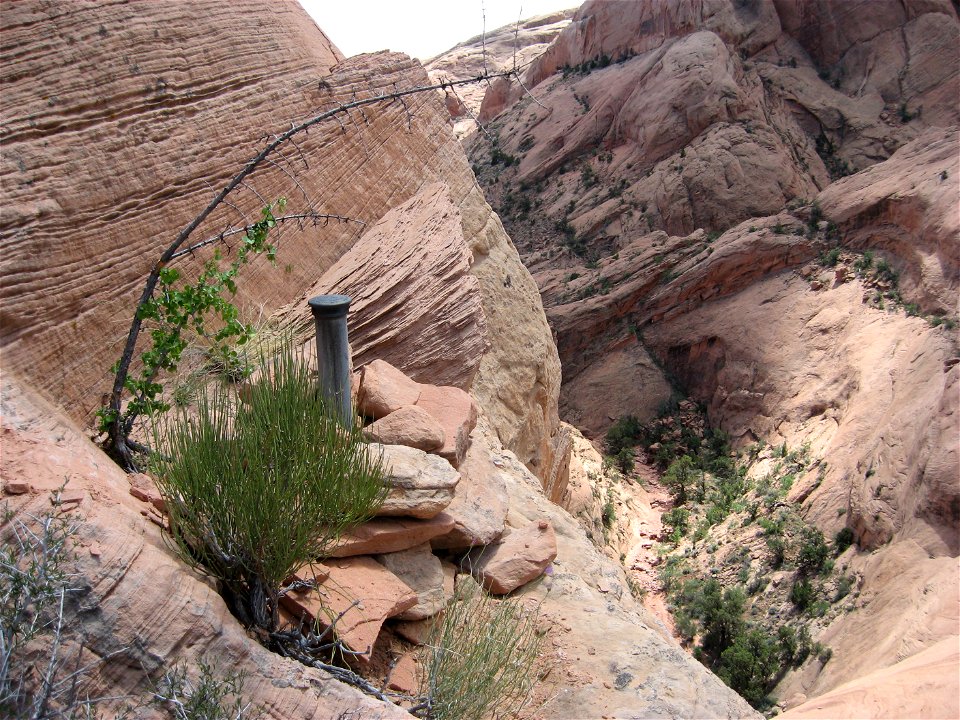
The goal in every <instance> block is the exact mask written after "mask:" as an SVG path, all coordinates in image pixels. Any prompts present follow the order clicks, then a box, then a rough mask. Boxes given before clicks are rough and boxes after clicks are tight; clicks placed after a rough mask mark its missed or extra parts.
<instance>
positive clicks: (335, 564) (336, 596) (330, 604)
mask: <svg viewBox="0 0 960 720" xmlns="http://www.w3.org/2000/svg"><path fill="white" fill-rule="evenodd" d="M327 568H328V569H329V572H330V575H329V577H328V578H327V579H326V580H325V581H324V582H323V584H322V585H320V586H319V587H317V588H316V589H311V590H305V591H300V592H291V593H288V594H287V595H286V596H285V597H284V598H283V599H282V602H283V603H284V605H285V607H286V609H287V611H289V612H291V613H292V614H293V615H294V616H295V617H296V616H300V617H307V618H309V619H311V620H316V621H317V622H318V623H319V624H320V625H321V626H322V627H328V626H329V625H330V624H331V622H332V621H333V620H334V619H336V618H338V616H339V619H337V620H336V627H335V628H334V631H335V632H336V634H337V637H338V638H340V640H341V641H343V643H344V644H345V645H346V646H347V647H348V648H350V649H351V650H354V651H356V652H359V653H361V654H360V655H358V656H356V657H357V658H358V659H359V660H360V661H361V662H369V661H370V651H371V649H372V648H373V644H374V643H375V642H376V640H377V636H378V635H379V634H380V628H381V626H382V625H383V621H384V620H386V619H387V618H390V617H396V616H397V615H399V614H401V613H402V612H403V611H404V610H407V609H409V608H411V607H413V606H414V605H416V603H417V594H416V593H415V592H414V591H413V590H411V589H410V588H409V587H408V586H407V585H406V584H404V582H403V581H401V580H400V579H399V578H398V577H397V576H396V575H394V574H393V573H391V572H390V571H389V570H387V569H386V568H385V567H384V566H383V565H381V564H380V563H378V562H377V561H376V560H374V559H373V558H369V557H352V558H341V559H338V560H332V561H330V562H329V563H328V565H327ZM341 614H342V616H341Z"/></svg>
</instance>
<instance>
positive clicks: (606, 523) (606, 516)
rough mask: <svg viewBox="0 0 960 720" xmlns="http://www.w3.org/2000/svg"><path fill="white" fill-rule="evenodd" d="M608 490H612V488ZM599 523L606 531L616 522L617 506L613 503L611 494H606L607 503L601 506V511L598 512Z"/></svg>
mask: <svg viewBox="0 0 960 720" xmlns="http://www.w3.org/2000/svg"><path fill="white" fill-rule="evenodd" d="M610 489H611V490H612V488H610ZM600 521H601V522H602V523H603V527H604V529H606V530H609V529H610V528H612V527H613V526H614V524H615V523H616V522H617V506H616V504H615V503H614V496H613V493H612V492H609V491H608V492H607V501H606V502H605V503H604V504H603V509H602V510H601V511H600Z"/></svg>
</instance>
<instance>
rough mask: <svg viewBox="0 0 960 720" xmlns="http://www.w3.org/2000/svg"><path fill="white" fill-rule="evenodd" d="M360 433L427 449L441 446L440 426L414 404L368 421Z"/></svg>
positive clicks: (382, 441)
mask: <svg viewBox="0 0 960 720" xmlns="http://www.w3.org/2000/svg"><path fill="white" fill-rule="evenodd" d="M363 435H364V437H366V438H367V439H368V440H373V441H374V442H379V443H383V444H384V445H406V446H407V447H412V448H417V449H419V450H426V451H430V450H440V449H441V448H442V447H443V442H444V438H445V434H444V431H443V426H442V425H441V424H440V423H439V422H438V421H437V420H435V419H434V417H433V416H432V415H431V414H430V413H428V412H427V411H426V410H424V409H423V408H420V407H417V406H416V405H405V406H404V407H402V408H400V409H399V410H395V411H394V412H392V413H390V414H389V415H387V416H386V417H383V418H380V419H379V420H377V421H376V422H373V423H371V424H370V425H367V427H365V428H364V429H363Z"/></svg>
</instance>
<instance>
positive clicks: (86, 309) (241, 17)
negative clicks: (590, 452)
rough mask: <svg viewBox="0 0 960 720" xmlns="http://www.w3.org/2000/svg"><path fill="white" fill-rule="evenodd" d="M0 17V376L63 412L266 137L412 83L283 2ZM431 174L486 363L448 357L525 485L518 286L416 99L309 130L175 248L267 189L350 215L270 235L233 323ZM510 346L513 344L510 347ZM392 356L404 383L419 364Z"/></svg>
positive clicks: (526, 361) (252, 207)
mask: <svg viewBox="0 0 960 720" xmlns="http://www.w3.org/2000/svg"><path fill="white" fill-rule="evenodd" d="M198 18H199V19H198ZM3 23H4V55H3V58H2V72H3V76H2V78H0V83H2V87H3V93H4V98H5V103H4V109H3V122H4V131H3V133H4V134H3V137H2V141H3V146H4V151H3V157H2V166H0V176H2V178H3V187H4V192H5V195H6V199H7V202H6V203H5V205H4V210H3V218H2V225H0V243H2V245H0V249H2V251H3V252H2V258H3V259H2V261H0V262H2V272H3V275H4V283H3V288H2V291H0V292H2V296H0V297H2V301H3V310H2V312H3V322H2V336H0V343H2V347H3V353H4V364H5V367H6V368H8V369H9V370H11V371H16V372H19V373H22V374H23V376H24V378H25V379H26V380H27V381H28V382H30V383H31V384H32V385H33V386H34V387H36V388H37V389H39V390H41V391H43V392H45V393H47V394H48V396H50V397H54V398H56V399H57V402H58V404H59V405H60V406H61V407H63V408H65V409H67V410H68V411H69V412H70V414H71V415H72V417H74V418H75V419H77V420H80V421H87V420H88V419H89V417H90V414H91V413H92V411H93V410H94V409H95V408H96V407H97V406H98V404H99V403H100V402H101V397H102V395H103V394H104V393H106V392H108V391H109V387H110V385H111V383H112V380H111V378H110V376H109V370H108V369H109V367H110V365H111V364H112V363H113V362H114V360H115V359H116V358H117V357H118V356H119V352H120V349H121V347H122V343H123V339H124V336H125V333H126V329H127V327H128V324H129V322H130V319H131V318H132V313H133V307H134V306H133V303H134V301H135V299H136V298H137V297H138V296H139V293H140V292H141V285H140V283H141V282H142V279H143V277H144V276H145V274H146V272H147V271H148V270H149V269H150V267H151V266H152V264H153V263H154V262H155V258H156V257H158V256H159V254H160V252H161V251H162V250H163V249H164V248H165V247H166V245H168V244H169V243H170V242H172V240H173V238H174V236H175V235H176V232H177V231H178V230H179V229H180V228H181V227H183V226H184V225H185V224H186V223H187V222H188V221H189V220H190V219H192V218H193V217H194V216H195V214H196V213H197V212H199V210H200V209H201V208H202V207H203V206H204V205H205V204H206V203H207V202H209V200H210V199H211V198H212V196H213V195H214V193H215V190H216V189H218V188H219V187H221V186H222V185H223V184H224V183H225V182H226V180H227V179H228V178H230V177H231V176H232V175H233V174H235V173H236V172H237V170H238V169H239V168H240V167H241V165H242V163H243V162H246V161H247V160H248V159H249V158H250V157H252V156H253V155H254V154H255V153H256V152H257V151H258V150H259V149H260V148H261V147H262V145H263V142H264V139H265V138H266V137H269V136H270V134H271V133H277V132H282V131H283V130H285V129H287V128H288V127H289V126H290V123H291V122H292V121H300V120H303V119H306V118H308V117H310V116H312V115H314V114H316V113H317V112H319V111H321V110H325V109H328V108H330V107H332V106H333V104H334V103H337V102H345V101H348V100H350V99H352V98H354V97H356V96H357V95H360V96H363V95H365V94H370V93H374V92H379V91H389V90H390V89H392V88H394V86H396V87H411V86H416V85H418V84H427V83H428V78H427V76H426V74H425V73H424V71H423V70H422V69H421V68H420V66H419V65H418V64H417V63H415V62H414V61H411V60H409V59H408V58H406V57H404V56H401V55H396V54H379V55H374V56H361V57H358V58H354V59H352V60H349V61H346V62H341V61H342V60H343V58H342V56H341V55H340V53H339V52H338V51H337V49H336V48H335V47H333V46H332V45H331V44H330V42H329V41H328V40H327V38H326V37H325V36H324V35H323V33H322V32H321V31H319V30H318V28H317V27H316V25H315V24H314V23H313V22H312V21H311V20H310V19H309V17H308V16H307V15H306V14H305V13H304V11H303V10H302V9H301V8H300V7H299V5H297V4H296V3H293V2H291V3H287V4H282V5H280V6H276V5H275V4H273V3H262V2H248V3H240V4H238V5H231V6H229V7H227V6H223V5H217V4H216V3H210V4H209V5H204V6H202V8H198V7H196V6H189V7H188V6H186V5H182V4H177V3H172V4H156V5H153V4H151V5H145V6H128V5H101V4H96V3H95V4H91V5H69V6H63V7H59V6H58V7H53V6H47V5H44V4H42V3H17V4H10V5H8V6H7V5H5V7H4V12H3ZM240 38H242V41H241V40H239V39H240ZM238 47H239V48H241V49H242V51H241V50H238V49H237V48H238ZM93 48H95V51H94V50H92V49H93ZM81 49H83V50H82V51H81ZM197 58H201V59H202V61H196V59H197ZM338 63H339V65H338ZM335 66H336V68H335ZM334 69H335V71H336V72H335V74H332V75H331V73H332V72H333V71H334ZM435 181H442V182H445V183H446V184H447V185H448V186H449V193H450V197H451V201H452V202H453V204H454V205H455V206H457V208H458V209H459V212H460V214H461V224H462V226H463V229H462V233H463V235H464V237H465V238H466V242H467V244H468V246H469V252H470V253H471V255H472V270H471V272H472V273H473V274H474V275H475V277H476V278H477V281H478V282H479V287H480V295H481V297H482V304H483V305H484V308H485V312H486V316H487V334H488V340H489V342H490V350H489V352H484V350H483V348H480V347H472V348H470V349H465V352H467V353H468V354H469V355H471V357H470V358H468V359H467V361H466V363H465V366H466V367H474V368H476V367H477V366H479V371H478V374H477V376H476V379H475V385H476V392H477V396H478V398H479V400H480V402H481V404H482V405H484V407H485V408H486V409H487V411H488V412H489V414H490V417H491V418H492V419H493V421H494V423H495V427H496V428H497V430H498V432H499V433H500V435H501V437H502V438H503V439H504V442H506V443H507V445H508V447H510V448H512V449H514V450H516V451H517V452H518V454H519V455H520V456H521V457H522V458H523V459H524V461H525V462H528V463H529V464H530V466H531V467H534V468H535V469H536V471H537V472H538V473H539V474H543V473H544V472H547V471H549V469H550V467H551V465H552V463H553V457H552V455H553V453H552V449H551V448H552V442H553V440H552V436H553V435H555V432H556V428H557V418H556V398H557V393H558V390H559V374H560V373H559V363H558V361H557V357H556V352H555V350H553V347H552V343H551V340H550V334H549V330H548V329H547V326H546V322H545V320H544V317H543V312H542V309H541V308H540V306H539V300H538V298H537V292H536V287H535V285H534V283H533V282H532V281H531V280H530V278H529V275H528V274H527V273H526V272H525V271H524V270H523V267H522V265H521V264H520V261H519V257H518V256H517V253H516V251H515V250H514V248H513V246H512V245H511V243H510V240H509V239H508V238H507V237H506V235H505V233H504V232H503V229H502V226H501V225H500V222H499V220H498V219H497V217H496V216H495V215H494V214H493V213H492V212H491V211H490V208H489V206H488V205H487V204H486V203H485V201H484V200H483V196H482V193H481V192H480V191H479V189H478V188H477V185H476V182H475V181H474V179H473V176H472V174H471V173H470V170H469V167H468V165H467V163H466V160H465V159H464V156H463V152H462V151H461V150H460V148H459V146H458V144H457V143H456V140H455V139H454V137H453V135H452V134H451V133H450V131H449V129H448V128H447V127H446V122H445V111H444V110H443V107H442V105H441V103H440V102H439V101H438V99H437V98H436V97H434V96H433V94H429V93H428V94H424V95H415V96H412V97H410V98H408V99H407V100H406V101H405V104H401V103H392V104H386V105H384V106H382V107H376V108H375V109H368V110H367V111H364V112H357V113H355V114H353V115H351V116H350V117H349V118H346V119H345V120H344V123H343V127H342V128H341V126H340V125H339V124H337V123H336V122H333V123H331V124H330V125H329V126H325V127H320V128H316V129H314V130H312V131H310V133H309V134H308V135H307V136H305V137H303V138H302V139H301V140H299V141H298V142H297V145H296V146H292V147H288V148H286V149H285V150H284V151H283V153H282V156H281V157H280V158H277V162H276V163H275V164H273V165H268V166H266V167H265V168H264V169H263V170H262V171H258V173H257V174H255V175H254V176H253V177H252V178H251V180H250V181H249V182H248V183H246V184H245V185H244V187H243V188H242V189H241V190H240V191H239V192H238V194H236V196H234V197H233V199H232V201H231V204H225V205H223V206H221V210H220V211H218V212H217V213H214V216H213V217H211V218H210V219H209V220H208V222H207V223H205V224H204V225H202V226H201V227H200V229H199V230H198V233H197V237H198V239H199V237H205V236H207V235H213V234H216V233H218V232H220V231H221V230H223V228H224V227H225V226H236V225H243V224H244V223H245V222H247V221H248V220H247V218H250V217H255V216H256V215H257V213H258V211H259V208H260V207H262V205H263V204H264V202H267V201H273V200H275V199H276V198H278V197H280V196H286V197H288V198H289V202H290V209H291V210H295V211H299V210H302V209H305V208H308V207H309V208H314V209H316V210H318V211H320V212H326V213H334V214H337V215H341V216H344V217H347V218H351V219H352V220H354V221H359V223H358V222H348V223H337V222H331V223H330V224H325V225H318V226H314V225H308V226H306V227H303V228H300V229H298V228H296V227H286V228H284V229H283V230H282V232H281V233H279V244H280V249H279V253H278V261H277V264H276V265H275V266H271V265H270V264H268V263H267V262H265V261H263V262H258V263H255V264H254V265H253V266H252V267H250V268H249V271H248V272H246V273H245V274H246V278H245V281H243V282H241V283H240V284H241V289H240V295H239V297H238V299H239V304H240V305H241V306H242V307H243V308H245V310H246V311H247V312H246V315H247V317H248V318H253V317H255V316H256V315H257V313H261V314H262V313H267V314H269V313H270V312H271V311H272V310H274V309H275V308H277V307H278V306H279V305H281V304H283V303H286V302H289V301H290V299H291V298H293V297H296V296H297V295H299V294H300V293H301V292H302V291H303V290H304V288H305V287H307V286H308V285H309V284H311V283H312V282H313V281H314V280H316V278H317V277H319V276H320V275H321V274H322V273H323V272H324V271H325V270H326V269H327V268H329V267H330V266H331V265H332V264H333V263H334V262H335V261H336V260H337V259H338V258H339V257H340V255H342V254H343V253H344V252H345V251H346V250H348V249H349V248H350V247H351V246H352V245H353V243H354V242H356V241H357V240H358V239H359V238H360V236H361V235H362V234H363V231H364V227H365V226H364V225H363V223H366V224H368V225H372V224H373V223H375V222H376V221H377V220H378V219H379V218H380V217H381V216H382V215H383V214H384V213H385V212H386V211H387V210H388V209H390V208H391V207H393V206H395V205H397V204H399V203H401V202H403V201H405V200H407V199H408V198H410V197H411V196H412V195H413V194H415V193H416V192H417V191H418V190H420V189H421V188H423V187H424V186H426V185H428V184H429V183H432V182H435ZM188 260H189V259H188ZM202 260H203V258H202V257H198V258H197V259H196V260H194V261H193V262H192V264H191V263H189V262H188V263H187V267H188V268H194V269H195V268H197V267H198V266H199V264H200V263H201V262H202ZM52 298H56V301H55V302H54V301H52ZM518 335H519V336H523V337H525V338H529V342H527V343H522V344H518V343H516V342H513V340H514V339H515V338H516V337H517V336H518ZM67 348H69V351H68V350H67ZM397 350H398V351H401V352H407V353H408V354H409V356H410V359H409V363H408V366H409V367H410V368H411V370H415V368H417V367H418V366H420V365H423V363H424V362H426V361H423V362H421V361H418V360H417V356H418V354H420V353H430V352H432V350H431V348H429V347H414V346H407V347H405V348H397ZM481 356H482V358H481ZM471 379H473V378H472V377H471V376H470V374H469V373H468V375H466V376H464V378H463V382H464V384H465V385H469V384H470V380H471ZM500 386H503V388H504V390H503V391H502V392H501V391H500V390H499V388H500ZM531 398H533V399H535V402H528V401H527V400H528V399H531ZM543 468H546V470H544V469H543Z"/></svg>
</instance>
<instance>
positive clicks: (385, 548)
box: [284, 359, 557, 665]
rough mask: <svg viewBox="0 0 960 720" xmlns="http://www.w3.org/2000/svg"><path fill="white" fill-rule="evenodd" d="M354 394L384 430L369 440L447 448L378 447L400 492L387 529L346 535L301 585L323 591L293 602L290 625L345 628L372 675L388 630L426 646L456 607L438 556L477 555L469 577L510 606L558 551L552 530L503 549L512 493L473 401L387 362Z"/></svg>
mask: <svg viewBox="0 0 960 720" xmlns="http://www.w3.org/2000/svg"><path fill="white" fill-rule="evenodd" d="M354 388H355V389H356V393H357V406H358V407H359V408H360V410H361V412H362V413H363V414H364V415H365V416H367V417H369V418H373V419H374V420H373V422H372V423H371V424H370V425H368V426H367V427H366V428H364V432H365V434H366V435H367V436H368V437H371V438H376V439H380V440H381V441H385V440H391V441H393V442H402V441H404V440H406V441H407V442H408V443H410V444H416V445H420V446H423V445H425V444H426V443H422V442H421V440H422V439H423V437H424V436H425V435H427V434H428V433H421V432H419V430H420V429H423V428H430V427H431V426H432V427H433V428H434V429H435V430H436V434H437V435H438V438H437V442H434V443H429V444H426V445H427V447H430V449H431V452H426V451H425V450H424V449H420V447H410V446H409V445H403V444H380V443H371V445H370V452H371V453H373V454H374V455H377V456H379V457H380V458H381V459H382V462H383V467H384V471H385V482H386V483H387V485H389V486H390V491H389V494H388V496H387V498H386V500H385V502H384V504H383V505H382V506H381V508H380V509H379V510H378V512H377V517H375V518H373V519H372V520H370V521H368V522H366V523H364V524H363V525H361V526H359V527H357V528H354V529H353V530H351V531H349V532H347V533H345V534H344V535H343V536H342V537H341V538H340V539H339V540H338V542H337V544H336V545H335V546H334V548H333V549H332V551H331V552H330V555H331V559H330V560H328V561H326V562H324V563H323V564H315V565H311V566H309V567H307V568H304V570H303V573H302V576H301V574H298V576H297V579H299V580H301V581H306V582H307V583H309V584H312V585H313V587H308V588H305V589H302V590H298V591H294V592H291V593H290V594H288V595H287V596H286V597H285V598H284V610H285V612H286V615H285V618H286V619H287V620H288V621H289V622H290V623H292V624H298V623H300V622H304V621H309V622H314V621H316V622H318V623H319V625H320V626H321V627H325V626H327V625H328V624H330V623H331V618H337V620H336V621H335V623H333V624H334V625H335V627H334V631H335V633H336V635H337V637H338V638H339V639H340V640H341V642H343V643H344V644H345V645H346V646H347V647H348V648H349V649H350V650H352V651H354V652H355V653H357V655H356V656H355V657H356V658H357V661H358V662H359V663H360V664H361V665H363V664H366V663H368V662H369V660H370V658H371V655H372V649H373V647H374V644H375V643H376V641H377V637H378V636H379V634H380V631H381V628H382V626H383V624H384V622H385V621H386V620H388V619H391V618H393V619H396V620H397V621H398V622H399V623H401V625H400V626H398V628H397V629H398V633H399V634H400V635H401V636H404V637H408V638H414V639H415V642H417V643H422V642H423V641H424V639H425V634H426V632H428V623H427V622H425V621H428V620H429V618H432V617H433V616H435V615H437V614H438V613H440V612H442V611H443V609H444V608H445V607H446V604H447V602H448V601H449V600H450V598H451V597H452V596H453V588H454V578H455V575H456V573H457V572H458V570H457V567H456V566H455V565H453V564H452V563H449V562H446V563H445V562H442V561H441V559H440V557H438V556H437V555H436V554H434V551H438V552H441V553H442V552H445V551H455V552H456V551H461V550H468V549H470V548H473V551H472V552H471V553H470V554H469V555H468V556H466V557H465V559H464V562H463V563H461V568H462V570H463V572H465V573H472V574H473V575H475V577H476V578H477V581H478V582H480V583H481V584H482V585H483V586H484V587H485V588H486V589H487V590H489V591H490V592H493V593H496V594H501V595H502V594H506V593H509V592H512V591H513V590H516V589H517V588H518V587H521V586H522V585H524V584H526V583H528V582H530V581H531V580H533V579H535V578H537V577H539V576H540V575H541V574H542V573H543V571H544V570H545V569H546V567H547V566H548V565H549V564H550V563H551V562H552V561H553V560H554V558H555V557H556V554H557V543H556V536H555V535H554V532H553V528H552V527H551V526H550V523H549V522H547V521H546V520H542V521H539V522H536V523H533V524H532V525H531V526H530V527H523V528H519V529H516V530H513V531H512V532H511V533H510V534H509V535H508V536H507V537H506V538H505V539H503V540H502V541H501V536H502V535H503V533H504V529H505V520H506V516H507V511H508V503H507V493H506V481H505V480H504V479H503V478H502V477H500V471H499V469H498V468H497V466H496V465H495V463H494V462H493V460H492V454H491V450H490V447H489V443H488V441H487V440H486V439H485V438H483V437H482V436H478V438H477V442H475V443H473V442H471V433H472V431H473V429H474V427H475V425H476V423H477V408H476V405H475V403H474V401H473V399H472V398H471V397H470V396H469V395H468V394H467V393H465V392H463V391H462V390H460V389H459V388H454V387H437V386H435V385H426V384H422V383H416V382H414V381H413V380H411V379H410V378H409V377H408V376H407V375H406V374H404V373H403V372H401V371H400V370H398V369H397V368H395V367H393V366H392V365H390V364H389V363H387V362H385V361H383V360H381V359H376V360H374V361H372V362H370V363H369V364H367V365H365V366H364V367H362V368H360V369H359V370H358V371H357V373H356V377H355V382H354ZM441 440H442V442H441ZM431 446H432V447H431ZM455 466H459V467H460V468H461V471H460V472H458V471H457V469H455ZM464 480H466V482H464ZM461 555H462V553H461ZM400 627H403V628H404V630H401V629H400Z"/></svg>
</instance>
